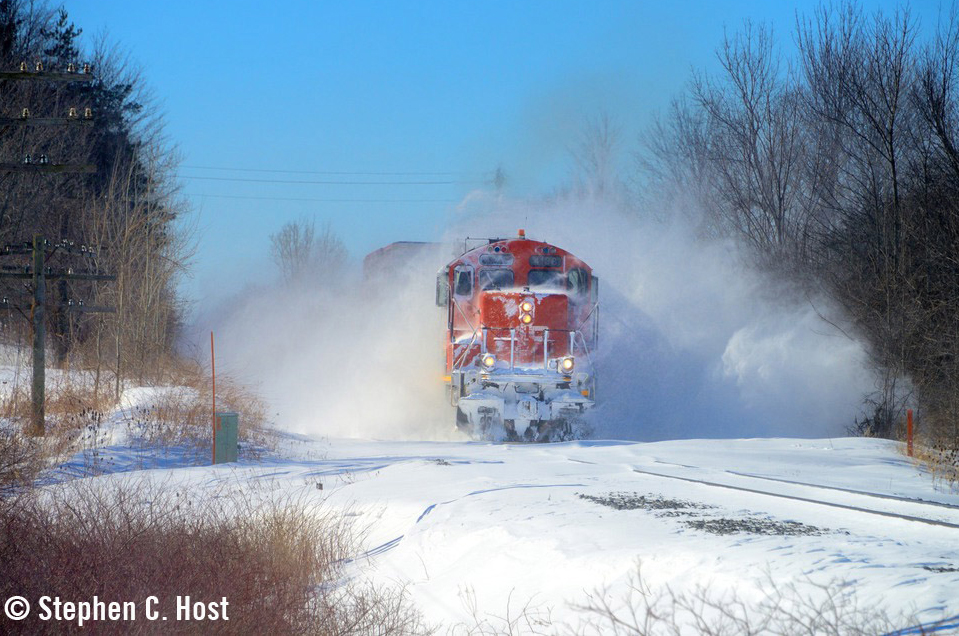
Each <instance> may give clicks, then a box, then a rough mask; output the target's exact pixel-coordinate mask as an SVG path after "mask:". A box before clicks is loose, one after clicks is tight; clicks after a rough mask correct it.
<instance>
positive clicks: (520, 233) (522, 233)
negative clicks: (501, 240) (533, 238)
mask: <svg viewBox="0 0 959 636" xmlns="http://www.w3.org/2000/svg"><path fill="white" fill-rule="evenodd" d="M519 237H520V238H521V239H524V238H526V230H520V231H519Z"/></svg>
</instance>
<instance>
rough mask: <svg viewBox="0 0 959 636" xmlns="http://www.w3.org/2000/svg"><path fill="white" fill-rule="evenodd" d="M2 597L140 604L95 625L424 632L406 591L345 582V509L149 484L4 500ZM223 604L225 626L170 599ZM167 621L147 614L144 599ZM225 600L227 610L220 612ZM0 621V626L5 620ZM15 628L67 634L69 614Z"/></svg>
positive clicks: (349, 538)
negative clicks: (123, 617)
mask: <svg viewBox="0 0 959 636" xmlns="http://www.w3.org/2000/svg"><path fill="white" fill-rule="evenodd" d="M0 526H2V527H3V529H4V531H3V532H2V533H0V598H4V599H6V598H8V597H10V596H14V595H19V596H23V597H25V598H26V599H27V600H28V601H30V603H31V606H32V607H33V608H35V610H36V609H37V608H38V605H37V603H38V600H39V598H40V597H41V596H49V597H55V596H59V597H60V598H61V599H63V600H69V601H74V602H77V601H87V602H91V601H93V597H94V596H96V597H97V598H99V599H101V600H104V601H105V602H110V601H118V602H123V601H132V602H134V603H135V610H136V617H137V620H136V621H135V622H131V621H98V622H95V623H90V622H88V623H87V626H86V628H87V629H89V628H90V627H92V628H93V629H94V631H95V632H97V633H106V634H114V633H116V634H137V633H160V632H162V633H187V634H193V633H197V634H199V633H203V634H208V633H243V634H304V633H314V634H343V635H347V634H373V633H377V634H413V633H424V632H426V631H427V630H425V629H424V628H423V626H422V624H421V623H420V619H419V615H418V614H417V613H416V612H415V611H413V610H412V609H411V607H410V606H409V603H408V601H407V598H406V596H405V593H404V592H403V591H402V590H385V591H384V590H377V589H374V588H371V587H368V586H367V587H364V586H362V585H353V584H350V583H349V582H345V581H344V564H345V563H346V558H347V557H348V556H349V555H350V554H353V553H354V552H355V551H356V545H357V537H356V535H355V534H354V533H353V532H352V528H351V527H349V526H348V525H346V524H345V523H344V521H343V518H342V517H339V516H334V515H333V514H331V513H329V512H328V511H323V510H316V509H315V508H314V509H311V508H310V507H308V506H306V505H303V504H302V503H300V502H297V501H293V500H285V501H281V502H272V503H267V504H265V505H262V504H260V505H257V504H255V503H254V502H253V501H252V500H251V499H250V498H246V499H245V498H243V497H240V496H229V497H213V498H209V497H206V498H204V499H203V501H198V500H195V499H194V498H192V497H191V495H190V493H189V492H188V491H186V490H176V489H170V488H169V487H166V488H164V487H157V486H155V485H152V484H150V483H149V482H145V481H139V482H127V483H126V484H125V485H124V484H120V483H119V482H112V483H109V484H107V485H104V484H103V483H101V480H93V481H91V480H79V481H75V482H71V483H69V484H67V485H65V486H63V487H59V488H57V489H55V490H48V491H38V490H32V491H28V492H26V493H23V494H20V495H18V496H15V497H8V498H5V499H0ZM186 595H189V596H190V598H191V601H192V602H196V601H201V602H204V603H211V602H212V603H217V604H219V603H220V602H221V599H223V598H225V599H226V600H227V602H228V603H229V605H228V606H227V609H226V615H227V616H228V618H229V620H228V621H223V620H218V621H203V622H196V621H192V622H189V621H175V620H174V619H175V617H176V616H177V607H176V602H177V597H178V596H179V597H182V596H186ZM150 596H155V597H157V598H158V599H159V602H158V604H157V605H156V609H157V610H158V611H159V612H160V614H161V615H166V616H168V617H169V620H167V621H163V622H161V621H157V622H150V621H147V620H146V618H145V602H146V599H147V598H148V597H150ZM221 607H222V606H221ZM13 625H14V624H13V623H11V622H10V621H9V620H8V619H6V618H5V617H0V632H6V631H8V630H10V629H12V628H13ZM16 629H17V630H18V631H22V633H33V634H45V633H51V634H52V633H74V632H79V631H81V628H80V625H78V623H77V621H76V620H74V621H73V622H62V621H61V622H56V621H43V620H40V619H39V618H38V616H37V612H36V611H34V612H31V615H30V617H28V618H27V619H25V620H23V621H21V622H19V623H16Z"/></svg>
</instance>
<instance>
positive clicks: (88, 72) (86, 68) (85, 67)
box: [83, 64, 90, 75]
mask: <svg viewBox="0 0 959 636" xmlns="http://www.w3.org/2000/svg"><path fill="white" fill-rule="evenodd" d="M83 72H84V73H86V74H87V75H89V74H90V65H89V64H84V65H83Z"/></svg>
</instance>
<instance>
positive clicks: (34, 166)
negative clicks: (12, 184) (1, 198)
mask: <svg viewBox="0 0 959 636" xmlns="http://www.w3.org/2000/svg"><path fill="white" fill-rule="evenodd" d="M96 171H97V167H96V165H94V164H92V163H0V172H55V173H78V174H94V173H95V172H96Z"/></svg>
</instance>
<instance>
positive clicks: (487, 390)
mask: <svg viewBox="0 0 959 636" xmlns="http://www.w3.org/2000/svg"><path fill="white" fill-rule="evenodd" d="M597 289H598V281H597V280H596V277H595V276H593V274H592V269H591V268H590V267H589V266H588V265H587V264H586V263H584V262H583V261H581V260H580V259H578V258H577V257H575V256H574V255H572V254H570V253H569V252H566V251H565V250H563V249H560V248H558V247H555V246H553V245H550V244H548V243H544V242H541V241H534V240H530V239H527V238H526V237H525V233H523V231H522V230H520V233H519V236H518V237H517V238H514V239H489V240H488V242H487V243H486V244H484V245H481V246H479V247H475V248H473V249H470V250H466V251H464V253H463V254H462V255H461V256H460V257H459V258H457V259H456V260H454V261H453V262H452V263H450V264H449V265H447V266H446V267H445V268H444V269H443V270H441V271H440V272H439V274H438V276H437V288H436V301H437V305H439V306H441V307H445V308H446V310H447V327H448V333H447V336H448V337H447V343H446V376H445V381H446V383H447V390H448V396H449V400H450V405H451V406H453V407H455V410H456V425H457V427H459V428H460V429H463V430H466V431H467V432H469V433H471V434H472V435H474V436H475V437H482V438H494V439H497V438H501V439H522V440H539V441H546V440H551V439H567V438H569V437H571V436H573V435H575V434H576V430H575V429H576V428H577V427H578V426H579V424H580V422H581V420H582V416H583V414H584V413H585V412H586V411H587V410H588V409H589V408H591V407H592V406H593V404H594V400H595V395H594V393H595V385H596V378H595V370H594V368H593V363H592V357H591V351H592V350H594V349H595V347H596V340H597V334H598V321H599V316H598V302H597V300H598V294H597Z"/></svg>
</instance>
